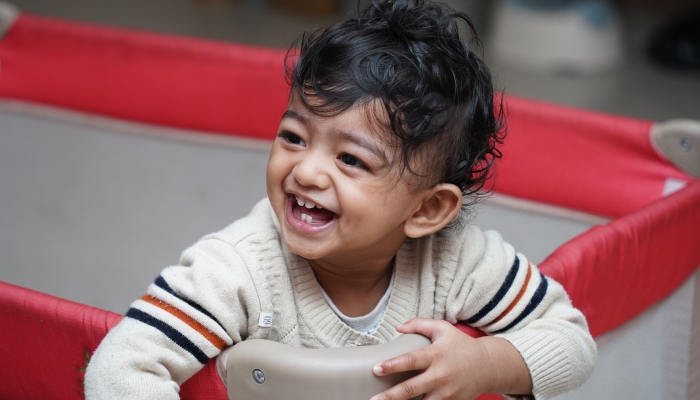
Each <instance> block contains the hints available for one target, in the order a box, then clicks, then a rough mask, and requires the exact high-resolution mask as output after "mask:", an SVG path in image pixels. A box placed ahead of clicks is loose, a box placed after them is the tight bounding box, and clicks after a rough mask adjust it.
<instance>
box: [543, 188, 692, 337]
mask: <svg viewBox="0 0 700 400" xmlns="http://www.w3.org/2000/svg"><path fill="white" fill-rule="evenodd" d="M699 266H700V180H696V181H695V182H693V183H692V184H690V185H689V186H688V187H686V188H685V189H683V190H681V191H679V192H676V193H674V194H672V195H670V196H668V197H666V198H664V199H662V200H660V201H657V202H656V203H654V204H652V205H650V206H648V207H646V208H644V209H642V210H640V211H638V212H636V213H633V214H630V215H628V216H625V217H622V218H619V219H617V220H614V221H612V222H610V223H608V224H606V225H602V226H597V227H594V228H592V229H591V230H589V231H587V232H585V233H583V234H581V235H580V236H578V237H576V238H574V239H573V240H571V241H569V242H567V243H566V244H564V245H563V246H561V247H560V248H559V249H557V250H555V251H554V253H552V254H551V255H550V256H549V257H548V258H547V259H546V260H544V261H543V262H542V263H541V264H540V269H541V270H542V272H543V273H545V274H547V275H548V276H550V277H552V278H554V279H555V280H557V281H558V282H560V283H561V284H562V285H563V286H564V287H565V288H566V291H567V292H568V294H569V297H570V298H571V300H572V302H573V303H574V306H576V307H577V308H579V309H580V310H581V311H583V313H584V314H586V318H587V319H588V324H589V328H590V331H591V333H592V334H593V335H594V336H597V335H600V334H602V333H605V332H608V331H610V330H612V329H615V328H617V327H618V326H620V325H622V324H623V323H625V322H626V321H628V320H630V319H631V318H634V317H635V316H636V315H637V314H639V313H641V312H642V311H644V310H645V309H646V308H647V307H649V306H651V305H652V304H654V303H656V302H657V301H659V300H660V299H663V298H664V297H666V296H668V295H669V294H671V292H673V291H674V290H675V289H676V288H677V287H678V286H679V285H680V284H681V283H683V282H684V281H685V280H686V279H687V278H688V277H689V276H690V275H691V274H692V273H693V272H694V271H695V270H696V269H697V268H698V267H699Z"/></svg>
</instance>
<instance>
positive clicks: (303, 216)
mask: <svg viewBox="0 0 700 400" xmlns="http://www.w3.org/2000/svg"><path fill="white" fill-rule="evenodd" d="M301 220H302V221H304V222H306V223H307V224H310V223H311V222H312V221H313V220H314V219H313V218H311V216H310V215H307V214H301Z"/></svg>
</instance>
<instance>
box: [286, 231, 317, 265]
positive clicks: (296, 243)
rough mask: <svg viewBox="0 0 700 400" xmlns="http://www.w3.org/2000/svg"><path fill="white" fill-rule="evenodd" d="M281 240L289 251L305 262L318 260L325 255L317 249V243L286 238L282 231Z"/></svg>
mask: <svg viewBox="0 0 700 400" xmlns="http://www.w3.org/2000/svg"><path fill="white" fill-rule="evenodd" d="M282 240H283V242H284V245H285V246H287V248H288V249H289V251H291V252H292V253H294V254H296V255H298V256H299V257H303V258H305V259H307V260H318V259H320V258H323V257H324V256H325V255H326V254H325V252H324V251H322V250H321V249H320V248H319V247H320V246H319V244H318V243H313V242H312V241H306V240H299V239H290V238H288V237H287V235H285V233H284V230H283V231H282Z"/></svg>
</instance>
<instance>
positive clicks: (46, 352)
mask: <svg viewBox="0 0 700 400" xmlns="http://www.w3.org/2000/svg"><path fill="white" fill-rule="evenodd" d="M121 319H122V316H121V315H117V314H114V313H112V312H109V311H105V310H100V309H97V308H93V307H89V306H86V305H83V304H78V303H74V302H72V301H69V300H63V299H59V298H57V297H54V296H50V295H48V294H44V293H40V292H36V291H33V290H29V289H25V288H22V287H19V286H15V285H11V284H8V283H5V282H2V281H0V327H2V328H0V360H2V362H0V399H3V400H36V399H42V400H79V399H84V398H85V396H84V394H83V386H82V385H83V376H84V373H85V367H86V365H87V361H88V360H87V358H88V357H89V356H90V355H91V354H92V353H93V352H94V351H95V349H96V348H97V345H98V344H100V341H102V338H103V337H104V336H105V335H106V334H107V331H109V329H111V328H112V327H113V326H114V325H116V324H117V322H119V321H120V320H121ZM180 395H181V398H182V399H183V400H194V399H210V400H217V399H218V400H226V399H227V398H228V396H226V389H225V388H224V385H223V383H221V380H220V379H219V378H218V376H217V373H216V366H215V363H214V361H211V362H209V363H208V364H207V365H206V366H205V367H204V369H202V370H201V371H200V372H199V373H198V374H196V375H195V376H194V377H192V378H191V379H190V380H188V381H187V382H186V383H185V384H184V385H182V389H181V391H180Z"/></svg>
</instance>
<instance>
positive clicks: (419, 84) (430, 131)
mask: <svg viewBox="0 0 700 400" xmlns="http://www.w3.org/2000/svg"><path fill="white" fill-rule="evenodd" d="M460 24H462V26H464V27H465V28H468V32H469V33H470V34H471V40H469V41H468V42H465V41H462V40H461V39H460ZM470 47H476V48H480V42H479V40H478V37H477V35H476V31H475V29H474V25H473V24H472V22H471V20H470V19H469V17H468V16H467V15H465V14H464V13H460V12H456V11H455V10H453V9H451V8H449V7H447V6H445V5H442V4H437V3H431V2H429V1H424V0H385V1H377V0H373V1H372V2H371V3H370V4H369V5H368V6H366V7H365V8H363V9H360V10H358V13H357V16H356V17H352V18H350V19H348V20H346V21H343V22H340V23H338V24H336V25H334V26H332V27H330V28H326V29H320V30H317V31H315V32H313V33H310V34H304V35H303V36H302V37H300V38H299V39H298V40H297V42H295V44H294V45H293V46H292V48H290V50H289V52H288V53H287V59H286V61H285V66H286V72H287V80H288V83H289V84H290V86H291V88H292V92H291V93H292V94H291V95H293V96H294V95H297V96H298V98H299V99H301V101H302V102H303V103H304V105H305V106H306V107H307V108H308V109H309V110H310V111H312V112H313V113H315V114H317V115H321V116H331V115H337V114H339V113H341V112H343V111H345V110H347V109H348V108H350V107H352V106H354V105H357V104H365V105H368V104H370V103H372V102H376V101H379V103H380V104H381V105H383V107H381V108H382V109H384V110H385V111H386V115H385V117H384V118H380V120H381V119H383V120H384V121H386V122H384V123H385V125H388V128H390V129H389V130H390V131H391V132H392V134H393V136H392V144H393V145H395V146H397V150H399V151H397V152H396V154H397V155H398V157H396V160H394V161H396V162H398V164H399V165H400V168H401V169H400V171H401V175H403V173H404V172H405V171H409V172H410V173H411V174H413V175H414V176H417V177H419V178H420V179H417V180H415V181H416V182H417V183H418V184H417V186H419V187H421V188H425V187H431V186H433V185H436V184H439V183H452V184H454V185H456V186H457V187H459V188H460V189H461V190H462V193H463V194H464V195H465V198H468V200H467V201H465V205H464V207H465V209H466V208H467V207H468V206H469V205H471V204H473V202H474V201H476V198H477V195H478V194H481V193H484V191H483V188H484V184H485V182H486V181H487V179H488V178H489V177H490V175H491V174H492V173H493V168H494V162H495V160H496V159H498V158H500V157H501V153H500V152H499V150H498V149H497V148H496V146H497V145H498V144H500V143H502V141H503V138H504V136H505V130H504V124H503V121H504V117H503V107H502V104H497V103H498V102H502V101H501V97H496V98H495V97H494V95H495V93H494V89H493V84H492V81H491V73H490V71H489V69H488V68H487V67H486V65H485V64H484V62H483V61H482V60H481V59H479V57H477V56H476V55H475V54H474V52H473V51H472V49H471V48H470ZM386 117H388V118H386Z"/></svg>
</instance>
